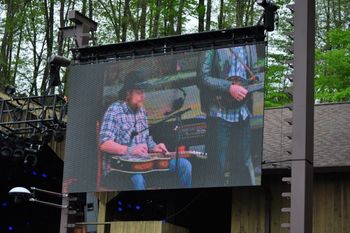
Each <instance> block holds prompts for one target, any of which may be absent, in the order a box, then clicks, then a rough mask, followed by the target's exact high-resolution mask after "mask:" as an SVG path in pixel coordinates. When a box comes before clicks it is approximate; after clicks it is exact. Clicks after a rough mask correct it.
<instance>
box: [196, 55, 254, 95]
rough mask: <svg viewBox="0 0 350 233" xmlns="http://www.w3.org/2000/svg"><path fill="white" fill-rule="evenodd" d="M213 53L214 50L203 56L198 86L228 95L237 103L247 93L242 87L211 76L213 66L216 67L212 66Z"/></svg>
mask: <svg viewBox="0 0 350 233" xmlns="http://www.w3.org/2000/svg"><path fill="white" fill-rule="evenodd" d="M215 53H216V51H215V50H210V51H207V52H206V54H205V58H204V62H203V66H202V74H201V76H202V77H201V78H200V84H201V85H202V86H203V87H205V88H208V89H209V90H213V91H219V92H226V93H229V94H230V95H231V96H232V97H233V98H234V99H236V100H237V101H241V100H243V99H244V98H245V97H246V95H247V93H248V91H247V90H246V89H245V88H244V87H242V86H240V85H236V84H233V83H232V82H231V81H229V80H225V79H221V78H217V77H214V76H213V65H217V64H213V62H214V56H215Z"/></svg>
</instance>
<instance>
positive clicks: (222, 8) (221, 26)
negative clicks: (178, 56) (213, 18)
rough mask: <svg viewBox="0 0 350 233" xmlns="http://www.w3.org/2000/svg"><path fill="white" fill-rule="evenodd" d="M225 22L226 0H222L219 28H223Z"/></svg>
mask: <svg viewBox="0 0 350 233" xmlns="http://www.w3.org/2000/svg"><path fill="white" fill-rule="evenodd" d="M223 23H224V0H220V11H219V16H218V29H222V28H223V26H224V25H223Z"/></svg>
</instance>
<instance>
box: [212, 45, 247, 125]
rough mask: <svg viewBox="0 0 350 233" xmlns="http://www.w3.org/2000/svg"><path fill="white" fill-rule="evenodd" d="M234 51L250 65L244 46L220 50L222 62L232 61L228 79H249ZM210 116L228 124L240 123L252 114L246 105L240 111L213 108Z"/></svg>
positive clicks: (218, 51) (219, 54)
mask: <svg viewBox="0 0 350 233" xmlns="http://www.w3.org/2000/svg"><path fill="white" fill-rule="evenodd" d="M232 50H233V52H234V53H235V54H237V56H238V57H240V58H241V59H242V60H243V62H244V63H245V64H247V63H248V57H247V52H246V51H245V47H243V46H242V47H234V48H223V49H218V50H217V53H218V56H219V57H220V60H223V61H230V64H229V69H228V74H227V77H230V76H240V77H242V78H244V79H247V72H246V70H245V68H244V66H243V65H242V64H241V63H240V62H239V61H238V59H237V58H236V56H235V55H234V54H233V52H232ZM220 65H222V64H220ZM209 115H210V116H212V117H219V118H221V119H223V120H225V121H228V122H238V121H239V120H240V119H243V120H245V119H246V118H247V117H248V116H251V113H250V111H249V109H248V107H247V106H246V105H243V106H242V107H240V108H238V109H221V108H220V107H219V106H211V107H210V108H209Z"/></svg>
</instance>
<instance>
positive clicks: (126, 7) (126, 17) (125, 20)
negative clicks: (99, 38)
mask: <svg viewBox="0 0 350 233" xmlns="http://www.w3.org/2000/svg"><path fill="white" fill-rule="evenodd" d="M129 11H130V0H125V2H124V13H123V23H122V41H123V42H124V41H126V33H127V29H128V24H129Z"/></svg>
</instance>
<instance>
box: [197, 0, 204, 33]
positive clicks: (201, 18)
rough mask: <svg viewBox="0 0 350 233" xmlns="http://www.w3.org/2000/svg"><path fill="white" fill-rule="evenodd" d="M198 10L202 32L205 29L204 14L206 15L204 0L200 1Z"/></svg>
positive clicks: (199, 28)
mask: <svg viewBox="0 0 350 233" xmlns="http://www.w3.org/2000/svg"><path fill="white" fill-rule="evenodd" d="M197 12H198V31H199V32H202V31H204V15H205V5H204V0H199V1H198V7H197Z"/></svg>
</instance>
